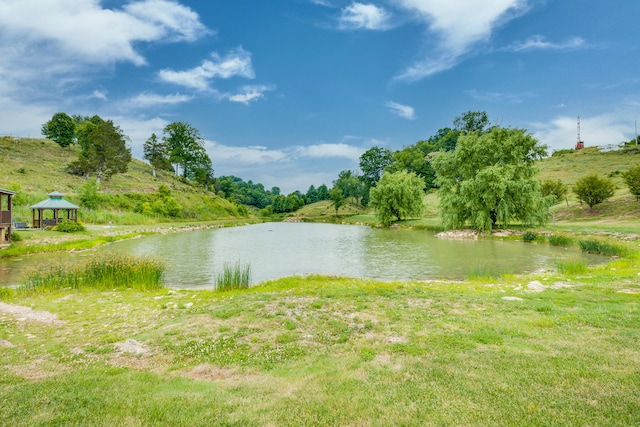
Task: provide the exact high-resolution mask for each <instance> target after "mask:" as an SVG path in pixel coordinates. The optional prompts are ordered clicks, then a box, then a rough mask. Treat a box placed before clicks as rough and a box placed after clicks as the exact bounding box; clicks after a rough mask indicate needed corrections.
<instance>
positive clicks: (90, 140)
mask: <svg viewBox="0 0 640 427" xmlns="http://www.w3.org/2000/svg"><path fill="white" fill-rule="evenodd" d="M126 139H127V137H126V135H124V133H123V132H122V130H121V129H120V128H119V127H118V126H115V125H114V124H113V122H112V121H111V120H107V121H106V122H104V121H103V122H102V123H101V124H99V125H95V126H94V127H92V130H91V131H90V132H89V133H88V134H87V140H86V142H85V144H84V147H83V150H82V152H81V154H80V156H81V157H82V158H83V160H84V162H83V163H84V167H85V168H86V172H87V173H92V172H95V173H96V181H97V183H98V184H100V181H101V179H102V177H103V175H104V177H105V178H106V179H109V178H110V177H111V176H112V175H114V174H116V173H124V172H126V171H127V169H128V167H129V163H130V162H131V150H130V149H129V148H128V147H127V144H126Z"/></svg>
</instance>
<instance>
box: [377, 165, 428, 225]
mask: <svg viewBox="0 0 640 427" xmlns="http://www.w3.org/2000/svg"><path fill="white" fill-rule="evenodd" d="M423 190H424V181H423V180H422V179H421V178H420V177H418V176H417V175H416V174H415V173H413V172H407V171H400V172H393V173H389V172H385V173H384V175H382V178H381V179H380V181H379V182H378V185H376V186H375V187H373V188H372V189H371V190H370V193H371V194H370V201H369V205H370V206H372V207H373V208H374V209H375V211H376V218H378V220H379V221H380V222H381V223H382V225H385V226H387V225H389V224H391V223H392V222H393V221H395V220H398V221H400V220H402V219H405V218H411V217H419V216H421V215H422V212H423V211H424V191H423Z"/></svg>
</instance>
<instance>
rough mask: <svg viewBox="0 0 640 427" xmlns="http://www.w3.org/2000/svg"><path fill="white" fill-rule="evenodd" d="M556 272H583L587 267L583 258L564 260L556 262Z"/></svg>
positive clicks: (571, 273)
mask: <svg viewBox="0 0 640 427" xmlns="http://www.w3.org/2000/svg"><path fill="white" fill-rule="evenodd" d="M556 268H557V269H558V273H561V274H567V275H576V274H584V273H586V272H587V271H588V270H589V267H588V266H587V264H586V263H585V262H584V261H583V260H565V261H558V262H557V263H556Z"/></svg>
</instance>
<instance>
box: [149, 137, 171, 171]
mask: <svg viewBox="0 0 640 427" xmlns="http://www.w3.org/2000/svg"><path fill="white" fill-rule="evenodd" d="M142 149H143V151H144V158H145V159H146V160H149V163H150V164H151V167H152V168H153V176H154V178H155V176H156V169H161V170H166V171H171V172H173V166H172V165H171V162H170V161H169V155H168V152H167V144H166V142H165V141H163V140H158V137H157V136H156V134H155V133H152V134H151V136H150V137H149V139H147V140H146V141H145V143H144V145H143V146H142Z"/></svg>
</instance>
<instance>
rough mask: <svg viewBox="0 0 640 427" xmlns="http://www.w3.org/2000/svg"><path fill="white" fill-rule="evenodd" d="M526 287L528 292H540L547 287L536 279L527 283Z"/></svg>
mask: <svg viewBox="0 0 640 427" xmlns="http://www.w3.org/2000/svg"><path fill="white" fill-rule="evenodd" d="M527 289H528V290H529V292H542V291H544V290H545V289H547V287H546V286H545V285H543V284H542V283H540V282H538V281H537V280H534V281H533V282H529V283H527Z"/></svg>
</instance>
